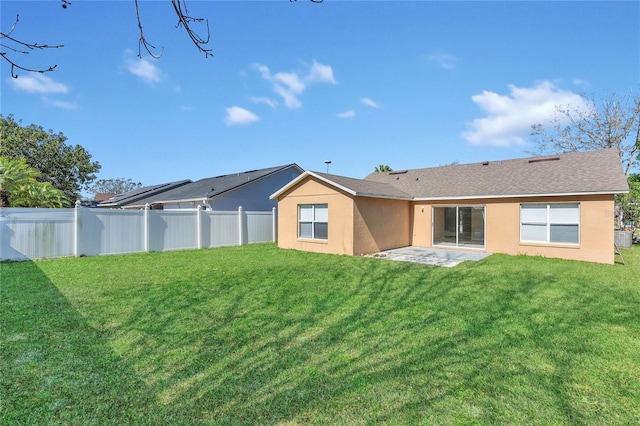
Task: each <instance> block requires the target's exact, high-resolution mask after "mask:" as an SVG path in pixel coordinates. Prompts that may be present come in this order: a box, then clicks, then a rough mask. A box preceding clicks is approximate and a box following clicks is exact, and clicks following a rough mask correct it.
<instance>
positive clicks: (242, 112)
mask: <svg viewBox="0 0 640 426" xmlns="http://www.w3.org/2000/svg"><path fill="white" fill-rule="evenodd" d="M258 120H260V117H258V116H257V115H255V114H254V113H252V112H251V111H249V110H247V109H244V108H240V107H238V106H232V107H229V108H227V115H226V117H225V118H224V122H225V123H227V126H235V125H240V124H249V123H252V122H254V121H258Z"/></svg>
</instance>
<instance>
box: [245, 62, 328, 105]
mask: <svg viewBox="0 0 640 426" xmlns="http://www.w3.org/2000/svg"><path fill="white" fill-rule="evenodd" d="M254 67H255V68H256V69H257V70H258V71H259V72H260V74H262V78H264V79H265V80H267V81H268V82H270V83H271V85H272V87H273V91H274V92H275V93H276V94H277V95H278V96H280V97H281V98H282V100H283V101H284V104H285V105H286V106H287V108H289V109H295V108H300V106H302V102H301V101H300V99H299V97H300V96H301V95H302V94H303V93H304V91H305V90H306V89H307V87H309V86H310V85H313V84H336V80H335V78H334V76H333V69H332V68H331V67H330V66H328V65H323V64H321V63H319V62H317V61H313V64H312V65H311V67H309V69H308V70H307V71H305V72H298V73H296V72H278V73H275V74H272V73H271V70H270V69H269V67H267V66H266V65H263V64H254Z"/></svg>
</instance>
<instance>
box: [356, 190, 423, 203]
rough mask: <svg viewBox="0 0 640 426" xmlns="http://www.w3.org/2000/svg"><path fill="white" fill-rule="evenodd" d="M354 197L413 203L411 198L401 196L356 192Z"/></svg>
mask: <svg viewBox="0 0 640 426" xmlns="http://www.w3.org/2000/svg"><path fill="white" fill-rule="evenodd" d="M355 195H356V197H369V198H384V199H386V200H400V201H414V198H413V197H411V196H407V197H403V196H401V195H384V194H367V193H364V192H357V193H356V194H355Z"/></svg>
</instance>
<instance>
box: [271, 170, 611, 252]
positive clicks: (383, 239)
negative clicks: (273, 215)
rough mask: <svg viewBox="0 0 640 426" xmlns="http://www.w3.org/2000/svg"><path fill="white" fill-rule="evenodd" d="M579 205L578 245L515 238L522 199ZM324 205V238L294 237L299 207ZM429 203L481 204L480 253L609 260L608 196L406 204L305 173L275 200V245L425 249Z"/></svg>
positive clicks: (334, 249)
mask: <svg viewBox="0 0 640 426" xmlns="http://www.w3.org/2000/svg"><path fill="white" fill-rule="evenodd" d="M567 202H576V203H580V243H579V244H577V245H570V244H567V245H556V244H533V243H522V242H520V204H521V203H567ZM325 203H326V204H327V205H328V214H329V225H328V239H327V240H326V241H323V240H311V239H303V238H298V205H300V204H325ZM434 206H485V217H486V224H485V226H486V228H485V251H487V252H489V253H505V254H511V255H519V254H526V255H531V256H544V257H557V258H564V259H571V260H582V261H589V262H599V263H613V262H614V249H613V241H614V239H613V230H614V203H613V196H612V195H593V196H570V197H540V198H509V199H506V198H505V199H483V200H456V201H455V202H444V201H442V202H409V201H401V200H388V199H380V198H368V197H353V196H351V195H350V194H348V193H345V192H342V191H340V190H338V189H334V188H333V187H331V186H329V185H327V184H325V183H324V182H321V181H318V180H316V178H314V177H312V176H308V177H307V178H306V179H304V180H303V181H301V182H299V183H298V184H297V185H296V186H294V187H293V188H291V189H289V190H288V191H287V192H285V193H283V194H281V195H280V197H279V198H278V245H279V246H280V247H282V248H292V249H298V250H306V251H313V252H322V253H336V254H347V255H360V254H368V253H374V252H377V251H381V250H386V249H390V248H396V247H404V246H409V245H414V246H422V247H430V246H431V244H432V235H431V234H432V212H433V209H432V208H433V207H434Z"/></svg>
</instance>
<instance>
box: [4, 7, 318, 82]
mask: <svg viewBox="0 0 640 426" xmlns="http://www.w3.org/2000/svg"><path fill="white" fill-rule="evenodd" d="M170 1H171V5H172V6H173V11H174V12H175V14H176V17H177V18H178V23H177V24H176V28H182V29H183V30H184V31H185V32H186V33H187V36H188V37H189V39H191V42H192V43H193V44H194V45H195V46H196V48H197V49H198V51H199V52H200V53H204V57H205V58H208V57H209V56H213V51H212V50H211V49H207V48H205V45H206V44H208V43H209V39H210V32H209V20H208V19H206V18H196V17H193V16H191V15H190V14H189V10H188V8H187V3H186V0H170ZM294 1H296V0H289V2H294ZM322 1H323V0H311V2H312V3H322ZM60 2H61V6H62V8H63V9H67V8H68V7H69V6H71V1H69V0H60ZM133 4H134V7H135V14H136V19H137V22H138V30H139V32H140V37H139V39H138V57H142V50H143V49H144V50H146V51H147V53H148V54H149V55H151V57H153V58H156V59H157V58H159V57H160V56H162V49H160V52H159V53H156V47H155V46H154V45H153V44H151V43H150V42H149V41H148V40H147V38H146V37H145V35H144V30H143V25H142V19H141V14H140V0H133ZM18 22H19V17H18V16H16V20H15V22H14V23H13V25H12V26H11V28H10V29H9V30H8V31H6V32H5V31H0V47H2V48H4V49H6V51H0V56H1V57H2V59H4V60H5V61H6V62H8V63H9V65H11V76H12V77H14V78H18V74H17V71H16V70H22V71H30V72H39V73H45V72H50V71H53V70H54V69H55V68H56V67H57V65H51V66H49V67H46V68H37V69H36V68H28V67H25V66H22V65H20V64H19V63H18V60H14V59H13V58H12V56H11V55H10V54H17V55H28V54H29V53H30V52H31V51H34V50H44V49H58V48H62V47H64V44H56V45H48V44H39V43H29V42H25V41H23V40H21V39H19V38H17V37H16V36H14V35H13V32H14V31H15V30H16V27H17V25H18ZM193 24H196V25H198V24H201V25H203V26H204V29H206V36H204V35H202V36H201V35H200V34H199V33H198V32H196V31H195V30H194V29H193V28H192V26H193Z"/></svg>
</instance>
